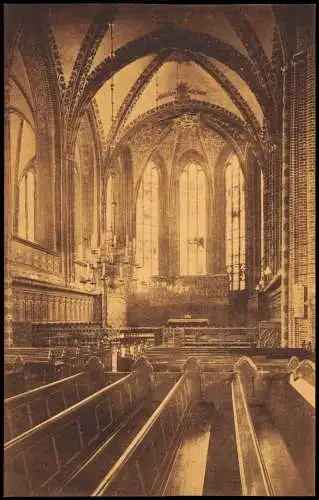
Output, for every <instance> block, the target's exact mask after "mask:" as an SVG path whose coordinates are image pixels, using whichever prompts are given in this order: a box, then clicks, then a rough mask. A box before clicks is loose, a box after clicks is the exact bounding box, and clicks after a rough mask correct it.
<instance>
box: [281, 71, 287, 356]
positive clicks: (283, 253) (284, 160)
mask: <svg viewBox="0 0 319 500" xmlns="http://www.w3.org/2000/svg"><path fill="white" fill-rule="evenodd" d="M287 70H288V67H287V66H284V67H283V68H282V75H283V107H282V220H281V231H282V249H281V272H282V276H281V347H288V345H289V341H288V338H289V335H288V332H289V312H288V307H289V279H288V278H289V146H288V143H287V142H288V134H289V127H288V112H289V107H288V99H287V85H288V82H287V80H288V79H287Z"/></svg>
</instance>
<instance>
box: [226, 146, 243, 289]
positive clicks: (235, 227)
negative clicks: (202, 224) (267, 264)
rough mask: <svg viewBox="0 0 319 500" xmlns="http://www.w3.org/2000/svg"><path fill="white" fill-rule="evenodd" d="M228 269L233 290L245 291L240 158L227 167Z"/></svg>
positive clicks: (234, 156)
mask: <svg viewBox="0 0 319 500" xmlns="http://www.w3.org/2000/svg"><path fill="white" fill-rule="evenodd" d="M225 175H226V268H227V271H228V273H229V277H230V289H231V290H234V291H236V290H244V289H245V287H246V279H245V255H246V249H245V236H246V230H245V192H244V177H243V173H242V171H241V168H240V165H239V161H238V157H237V156H236V155H232V156H231V157H230V158H229V160H228V162H227V165H226V171H225Z"/></svg>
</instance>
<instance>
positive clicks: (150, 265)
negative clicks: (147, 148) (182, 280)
mask: <svg viewBox="0 0 319 500" xmlns="http://www.w3.org/2000/svg"><path fill="white" fill-rule="evenodd" d="M159 177H160V176H159V171H158V169H157V167H156V166H155V165H154V163H153V162H149V163H148V165H147V167H146V169H145V172H144V175H143V177H142V180H141V183H140V186H139V191H138V197H137V205H136V263H137V265H138V267H139V272H138V274H139V275H140V277H143V278H144V279H147V278H149V277H150V276H156V275H158V272H159V270H158V268H159V181H160V178H159Z"/></svg>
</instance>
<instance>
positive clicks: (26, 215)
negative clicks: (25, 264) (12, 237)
mask: <svg viewBox="0 0 319 500" xmlns="http://www.w3.org/2000/svg"><path fill="white" fill-rule="evenodd" d="M34 207H35V177H34V172H33V169H30V170H27V172H26V173H25V174H24V175H23V176H22V178H21V180H20V184H19V217H18V234H19V236H20V237H21V238H24V239H25V240H29V241H35V236H34V229H35V220H34V219H35V208H34Z"/></svg>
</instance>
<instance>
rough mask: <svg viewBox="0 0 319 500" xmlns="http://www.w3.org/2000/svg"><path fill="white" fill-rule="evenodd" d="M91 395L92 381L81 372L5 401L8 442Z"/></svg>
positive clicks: (5, 438)
mask: <svg viewBox="0 0 319 500" xmlns="http://www.w3.org/2000/svg"><path fill="white" fill-rule="evenodd" d="M89 394H90V387H89V380H88V379H87V377H86V376H85V374H84V373H83V372H82V373H79V374H77V375H73V376H71V377H68V378H65V379H62V380H58V381H56V382H52V383H51V384H47V385H43V386H41V387H38V388H36V389H32V390H31V391H27V392H23V393H21V394H18V395H17V396H13V397H11V398H8V399H5V401H4V420H5V430H4V440H5V442H7V441H9V440H10V439H12V438H14V437H16V436H18V435H19V434H22V433H23V432H25V431H26V430H27V429H31V428H32V427H34V426H36V425H38V424H39V423H41V422H44V421H45V420H47V419H48V418H50V417H52V416H53V415H56V414H57V413H59V412H61V411H63V410H65V409H66V408H68V407H69V406H72V405H74V404H75V403H77V402H78V401H80V399H83V398H85V397H86V396H88V395H89Z"/></svg>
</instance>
